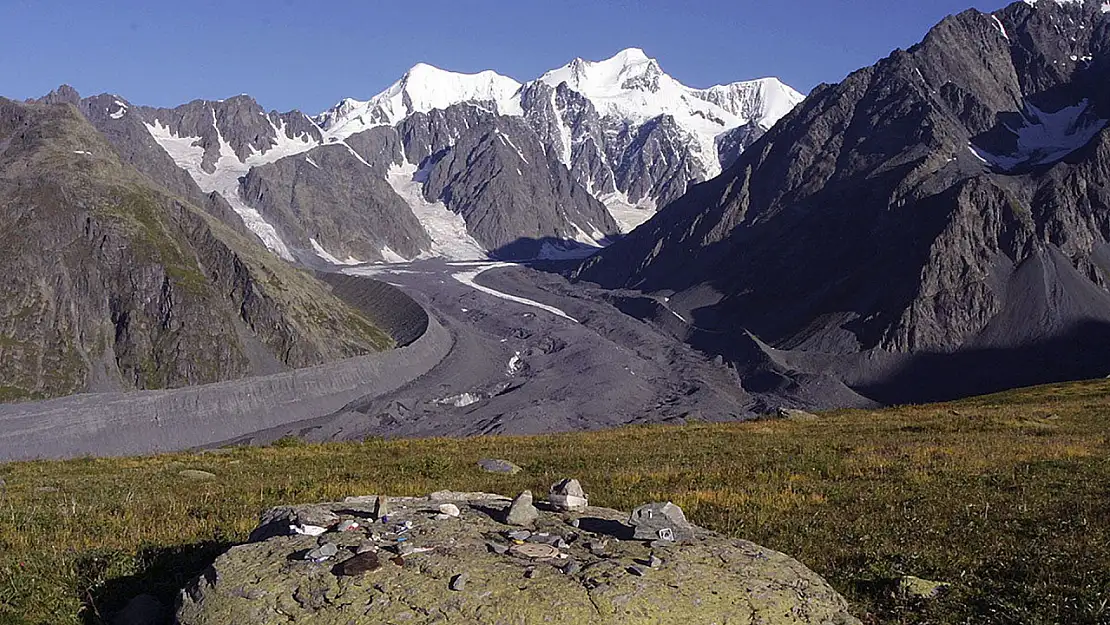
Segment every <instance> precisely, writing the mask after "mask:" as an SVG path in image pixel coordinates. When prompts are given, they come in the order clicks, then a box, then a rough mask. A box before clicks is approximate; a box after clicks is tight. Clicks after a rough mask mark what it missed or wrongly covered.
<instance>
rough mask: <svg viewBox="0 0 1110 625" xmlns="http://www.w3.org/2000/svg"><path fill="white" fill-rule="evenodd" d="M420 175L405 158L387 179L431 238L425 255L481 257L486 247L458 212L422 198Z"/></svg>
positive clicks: (391, 168)
mask: <svg viewBox="0 0 1110 625" xmlns="http://www.w3.org/2000/svg"><path fill="white" fill-rule="evenodd" d="M422 174H423V172H420V171H418V170H417V168H416V165H413V164H412V163H409V162H408V161H405V163H404V164H403V165H394V166H392V167H390V169H389V174H388V176H387V178H386V180H387V181H388V182H389V185H390V186H391V187H393V190H394V191H396V192H397V195H400V196H401V198H402V199H404V200H405V202H406V203H407V204H408V205H409V207H410V208H411V209H412V212H413V214H414V215H416V219H417V220H419V221H420V225H421V226H423V227H424V230H425V231H426V232H427V233H428V236H429V237H431V239H432V250H431V253H430V254H428V256H432V257H443V258H447V259H450V260H484V259H486V258H488V257H489V255H488V254H487V253H486V250H485V248H483V247H482V245H481V244H480V243H478V242H477V241H475V240H474V237H472V236H470V233H469V232H467V230H466V222H465V221H464V220H463V218H462V216H461V215H458V214H456V213H453V212H451V210H450V209H449V208H447V206H445V205H444V204H443V202H434V203H433V202H429V201H428V200H427V199H425V197H424V193H423V184H422Z"/></svg>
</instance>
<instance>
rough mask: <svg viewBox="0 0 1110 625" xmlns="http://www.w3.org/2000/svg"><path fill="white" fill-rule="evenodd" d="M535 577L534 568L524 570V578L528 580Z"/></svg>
mask: <svg viewBox="0 0 1110 625" xmlns="http://www.w3.org/2000/svg"><path fill="white" fill-rule="evenodd" d="M535 576H536V569H535V568H534V567H528V568H526V569H524V577H526V578H528V579H532V578H533V577H535Z"/></svg>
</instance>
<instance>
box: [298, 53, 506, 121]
mask: <svg viewBox="0 0 1110 625" xmlns="http://www.w3.org/2000/svg"><path fill="white" fill-rule="evenodd" d="M519 89H520V83H518V82H517V81H515V80H513V79H512V78H509V77H507V76H502V75H501V74H498V73H497V72H494V71H492V70H486V71H483V72H479V73H477V74H463V73H458V72H451V71H447V70H443V69H440V68H438V67H435V66H433V65H429V64H427V63H417V64H416V65H414V66H412V67H411V68H410V69H409V70H408V71H407V72H405V74H404V76H402V77H401V79H400V80H398V81H397V82H395V83H393V84H392V85H391V86H390V87H389V88H388V89H386V90H385V91H383V92H381V93H379V94H378V95H376V96H374V97H372V98H370V99H369V100H366V101H360V100H354V99H350V98H347V99H344V100H342V101H341V102H340V103H339V104H337V105H336V106H335V107H333V108H332V109H331V110H329V111H326V112H324V113H321V114H320V115H318V116H317V117H316V119H315V121H316V123H317V124H319V125H320V127H321V128H323V129H324V130H326V131H327V132H328V133H329V134H330V135H332V136H336V137H341V138H345V137H348V136H350V135H353V134H355V133H358V132H361V131H363V130H366V129H368V128H372V127H374V126H382V125H389V126H392V125H395V124H397V123H399V122H401V121H402V120H404V119H405V118H407V117H408V116H410V115H412V114H414V113H427V112H429V111H433V110H442V109H446V108H448V107H450V106H453V105H455V104H461V103H463V102H472V103H486V104H489V105H491V106H492V107H493V109H494V111H495V112H497V113H500V114H519V111H518V110H517V105H516V104H514V102H513V96H514V95H516V93H517V91H518V90H519Z"/></svg>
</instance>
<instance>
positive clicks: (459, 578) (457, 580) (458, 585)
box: [450, 573, 470, 592]
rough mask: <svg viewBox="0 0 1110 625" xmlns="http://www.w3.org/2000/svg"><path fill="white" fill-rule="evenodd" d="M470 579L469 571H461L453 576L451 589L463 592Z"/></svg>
mask: <svg viewBox="0 0 1110 625" xmlns="http://www.w3.org/2000/svg"><path fill="white" fill-rule="evenodd" d="M469 579H470V575H468V574H467V573H459V574H458V575H456V576H454V577H453V578H451V586H450V587H451V590H455V591H460V592H461V591H462V590H463V589H465V588H466V582H467V580H469Z"/></svg>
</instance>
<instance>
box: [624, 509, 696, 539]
mask: <svg viewBox="0 0 1110 625" xmlns="http://www.w3.org/2000/svg"><path fill="white" fill-rule="evenodd" d="M628 523H629V524H630V525H632V527H633V528H635V532H634V533H633V535H632V538H633V539H634V540H651V541H656V540H658V541H661V542H668V543H669V542H678V541H685V540H690V539H691V538H692V537H693V535H692V534H693V527H692V526H691V525H690V522H689V521H687V520H686V515H685V514H683V512H682V508H679V507H678V506H676V505H674V504H673V503H671V502H669V501H668V502H666V503H658V502H657V503H649V504H646V505H643V506H640V507H639V508H636V509H635V510H633V511H632V516H630V517H629V519H628Z"/></svg>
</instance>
